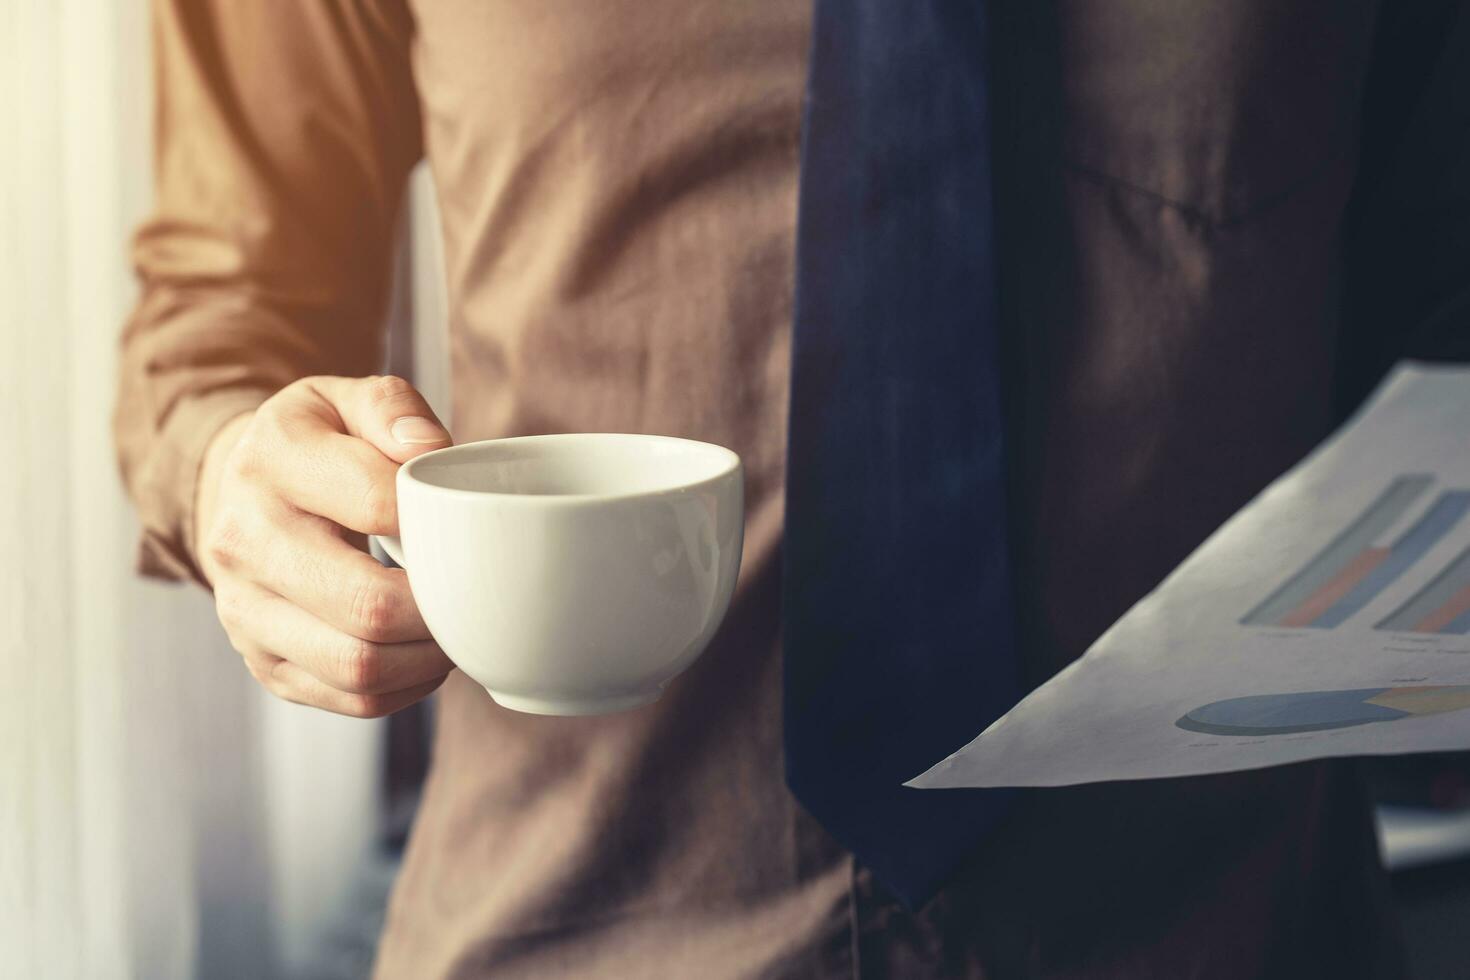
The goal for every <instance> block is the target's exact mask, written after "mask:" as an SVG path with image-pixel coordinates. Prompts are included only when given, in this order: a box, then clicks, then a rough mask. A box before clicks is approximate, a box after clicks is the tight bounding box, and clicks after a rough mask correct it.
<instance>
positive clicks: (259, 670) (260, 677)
mask: <svg viewBox="0 0 1470 980" xmlns="http://www.w3.org/2000/svg"><path fill="white" fill-rule="evenodd" d="M241 659H242V660H244V661H245V669H246V670H248V671H250V676H251V677H253V678H255V681H256V683H258V684H259V685H260V686H261V687H263V688H265V689H266V690H268V691H270V692H271V693H272V694H274V693H275V678H274V676H273V674H272V671H271V668H272V667H273V666H274V661H273V660H272V659H271V658H269V657H263V656H252V655H250V654H248V653H244V652H243V651H242V652H241Z"/></svg>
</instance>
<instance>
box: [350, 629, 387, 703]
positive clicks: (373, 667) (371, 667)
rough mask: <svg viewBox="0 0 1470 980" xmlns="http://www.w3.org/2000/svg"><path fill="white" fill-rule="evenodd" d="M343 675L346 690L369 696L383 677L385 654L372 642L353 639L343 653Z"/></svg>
mask: <svg viewBox="0 0 1470 980" xmlns="http://www.w3.org/2000/svg"><path fill="white" fill-rule="evenodd" d="M341 673H342V678H343V683H344V684H345V685H346V687H345V690H346V691H348V692H349V693H352V694H369V693H371V692H372V691H373V690H374V689H376V688H377V686H378V684H379V683H380V682H381V680H382V677H383V652H382V650H381V649H379V647H378V644H376V643H374V642H372V641H371V640H364V639H360V638H358V637H353V638H352V639H351V640H350V641H349V642H348V644H347V648H346V650H344V651H343V653H342V664H341Z"/></svg>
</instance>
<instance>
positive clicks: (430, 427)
mask: <svg viewBox="0 0 1470 980" xmlns="http://www.w3.org/2000/svg"><path fill="white" fill-rule="evenodd" d="M388 431H389V432H391V433H393V438H394V439H397V440H398V442H399V444H400V445H403V446H425V445H428V444H430V443H435V442H445V441H446V440H448V438H449V434H448V433H446V432H445V431H444V429H443V428H441V427H440V426H439V425H438V424H437V423H435V422H433V421H431V420H429V419H426V418H424V417H423V416H422V415H405V416H404V417H403V418H401V419H398V420H397V421H396V422H394V423H393V424H392V425H391V426H389V428H388Z"/></svg>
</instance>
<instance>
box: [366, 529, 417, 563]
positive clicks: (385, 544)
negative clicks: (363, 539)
mask: <svg viewBox="0 0 1470 980" xmlns="http://www.w3.org/2000/svg"><path fill="white" fill-rule="evenodd" d="M369 537H370V538H371V539H372V541H373V542H374V543H375V544H376V545H377V546H378V547H379V548H382V549H383V551H384V553H386V554H387V555H388V557H389V558H392V559H393V563H394V564H396V565H397V566H398V567H399V568H407V567H408V563H407V562H405V561H404V560H403V542H402V541H400V540H399V539H398V536H397V535H393V534H373V535H369Z"/></svg>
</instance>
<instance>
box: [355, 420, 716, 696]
mask: <svg viewBox="0 0 1470 980" xmlns="http://www.w3.org/2000/svg"><path fill="white" fill-rule="evenodd" d="M397 489H398V526H399V535H400V536H399V537H398V538H387V537H382V538H379V539H378V540H379V542H380V543H381V544H382V546H383V548H384V550H385V551H387V552H388V554H389V555H391V556H392V557H393V560H394V561H396V562H398V564H400V565H402V566H403V567H404V568H405V569H406V570H407V572H408V580H409V585H410V586H411V587H412V589H413V595H414V600H415V601H416V602H417V603H418V606H419V610H420V612H422V613H423V617H424V622H425V623H427V624H428V627H429V631H430V632H431V633H433V635H434V639H435V640H436V641H438V643H439V645H440V646H441V647H443V648H444V652H445V653H446V654H448V655H449V658H450V659H451V660H453V661H454V662H455V664H456V665H457V666H458V667H459V668H460V669H461V670H463V671H464V672H465V673H466V674H468V675H469V676H470V677H472V678H474V679H475V680H476V681H478V682H479V683H480V684H481V685H483V686H484V688H485V690H486V691H488V692H489V693H490V696H491V697H492V698H494V699H495V700H496V701H497V702H499V703H500V704H502V705H504V706H505V707H507V708H513V709H515V710H517V711H528V712H533V713H536V714H546V715H592V714H604V713H608V712H613V711H622V710H625V709H628V708H633V707H637V706H638V705H641V704H646V703H648V702H650V701H653V700H656V699H657V698H658V696H659V695H660V694H661V693H662V691H663V686H664V685H665V684H667V683H668V682H669V681H670V680H671V679H672V678H673V677H675V676H676V675H677V674H679V673H680V672H681V671H682V670H684V669H685V668H686V667H688V666H689V664H691V663H692V662H693V661H694V660H695V658H697V657H698V656H699V655H700V654H701V653H703V652H704V649H705V647H706V646H707V645H708V644H709V641H710V639H711V637H713V636H714V633H715V630H716V629H718V628H719V625H720V622H721V620H722V619H723V618H724V615H725V611H726V609H728V608H729V605H730V596H731V594H732V593H733V591H734V588H735V580H736V578H737V576H738V575H739V571H740V549H741V545H742V538H743V533H744V486H743V473H742V469H741V465H740V457H738V456H737V455H735V453H733V452H731V451H730V450H728V449H724V448H722V447H720V446H714V445H710V444H708V443H702V442H694V441H691V440H688V439H675V438H671V437H668V436H648V435H624V434H617V433H581V434H567V435H545V436H525V437H520V438H513V439H496V440H492V441H489V442H476V443H468V444H466V445H462V446H454V447H451V448H448V449H441V450H437V451H435V452H431V453H426V454H425V455H423V456H419V457H418V458H416V459H414V460H412V461H410V462H408V463H406V464H404V465H403V467H401V468H400V469H399V471H398V483H397Z"/></svg>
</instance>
